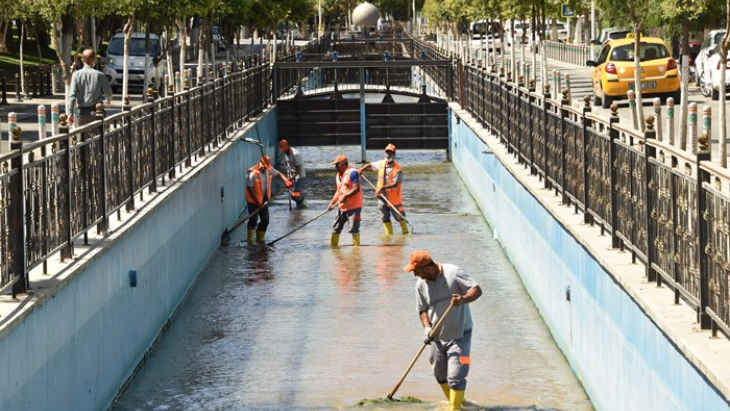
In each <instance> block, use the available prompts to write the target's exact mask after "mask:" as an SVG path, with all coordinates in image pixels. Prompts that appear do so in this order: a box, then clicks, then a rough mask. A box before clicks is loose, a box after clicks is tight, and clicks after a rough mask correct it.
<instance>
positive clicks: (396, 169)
mask: <svg viewBox="0 0 730 411" xmlns="http://www.w3.org/2000/svg"><path fill="white" fill-rule="evenodd" d="M366 170H373V171H377V172H378V184H376V185H375V195H376V196H377V197H378V208H379V209H380V216H381V217H382V219H383V228H384V229H385V234H393V223H392V222H391V221H390V216H391V214H393V218H395V220H396V221H398V222H399V223H400V227H401V230H403V234H408V226H407V224H406V221H405V219H404V218H405V216H406V209H405V208H404V207H403V187H402V185H403V172H402V170H401V168H400V165H398V163H396V162H395V146H394V145H393V144H388V145H387V146H385V159H383V160H380V161H375V162H372V163H368V164H365V165H364V166H362V168H360V170H358V171H359V172H360V174H362V172H363V171H366ZM381 195H382V196H385V198H387V199H388V201H390V204H393V206H394V207H395V208H396V209H397V210H398V212H400V215H399V214H398V213H396V212H395V211H392V210H391V209H390V205H389V204H388V202H387V201H385V200H384V199H383V198H382V197H381Z"/></svg>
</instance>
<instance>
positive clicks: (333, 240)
mask: <svg viewBox="0 0 730 411" xmlns="http://www.w3.org/2000/svg"><path fill="white" fill-rule="evenodd" d="M338 245H340V235H339V234H334V233H333V234H332V236H331V237H330V246H331V247H337V246H338Z"/></svg>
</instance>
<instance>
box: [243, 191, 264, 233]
mask: <svg viewBox="0 0 730 411" xmlns="http://www.w3.org/2000/svg"><path fill="white" fill-rule="evenodd" d="M266 200H268V199H266V198H264V203H265V202H266ZM247 204H248V214H249V215H251V214H253V213H254V212H255V211H256V210H258V209H259V206H258V204H254V203H247ZM259 220H261V221H260V222H259ZM257 222H258V227H257V226H256V223H257ZM268 226H269V206H266V207H264V208H262V209H261V211H259V212H258V213H257V214H256V215H255V216H253V217H251V218H249V219H248V224H247V227H248V228H250V229H254V228H255V229H256V230H257V231H266V228H267V227H268Z"/></svg>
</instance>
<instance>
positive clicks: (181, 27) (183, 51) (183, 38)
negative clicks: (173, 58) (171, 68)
mask: <svg viewBox="0 0 730 411" xmlns="http://www.w3.org/2000/svg"><path fill="white" fill-rule="evenodd" d="M175 24H176V25H177V33H178V38H179V39H180V68H178V71H179V72H180V76H182V77H181V78H184V77H185V62H186V61H187V54H188V27H187V25H186V24H185V20H184V19H177V20H176V21H175Z"/></svg>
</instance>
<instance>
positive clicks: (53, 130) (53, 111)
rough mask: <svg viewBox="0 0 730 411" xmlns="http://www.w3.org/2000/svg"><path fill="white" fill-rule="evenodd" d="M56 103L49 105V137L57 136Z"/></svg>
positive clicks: (57, 118)
mask: <svg viewBox="0 0 730 411" xmlns="http://www.w3.org/2000/svg"><path fill="white" fill-rule="evenodd" d="M58 113H59V111H58V103H53V104H51V133H52V134H51V135H52V136H54V137H55V136H57V135H58V129H59V117H58Z"/></svg>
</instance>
